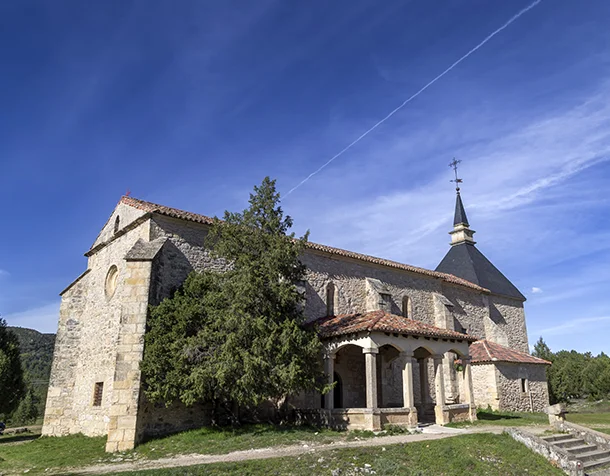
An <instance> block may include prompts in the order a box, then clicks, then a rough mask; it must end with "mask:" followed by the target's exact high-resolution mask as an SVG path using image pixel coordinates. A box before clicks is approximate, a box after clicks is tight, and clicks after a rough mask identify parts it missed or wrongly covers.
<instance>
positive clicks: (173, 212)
mask: <svg viewBox="0 0 610 476" xmlns="http://www.w3.org/2000/svg"><path fill="white" fill-rule="evenodd" d="M120 203H124V204H126V205H129V206H131V207H134V208H137V209H139V210H143V211H146V212H150V213H158V214H161V215H166V216H170V217H174V218H180V219H183V220H189V221H195V222H197V223H204V224H207V225H211V224H213V223H214V219H213V218H210V217H207V216H205V215H199V214H197V213H191V212H185V211H183V210H179V209H177V208H171V207H166V206H164V205H158V204H156V203H151V202H146V201H144V200H138V199H137V198H133V197H127V196H123V197H122V198H121V201H120ZM306 246H307V247H308V248H309V249H311V250H316V251H321V252H324V253H329V254H332V255H338V256H344V257H346V258H352V259H356V260H359V261H366V262H368V263H374V264H379V265H382V266H388V267H391V268H396V269H402V270H405V271H410V272H412V273H417V274H422V275H426V276H430V277H431V278H437V279H441V280H443V281H445V282H447V283H452V284H457V285H460V286H465V287H468V288H471V289H474V290H476V291H479V292H483V293H489V290H488V289H486V288H483V287H481V286H479V285H477V284H474V283H471V282H470V281H467V280H465V279H463V278H458V277H457V276H454V275H452V274H447V273H441V272H438V271H432V270H429V269H425V268H419V267H417V266H411V265H408V264H403V263H399V262H397V261H392V260H387V259H383V258H377V257H375V256H370V255H365V254H361V253H355V252H353V251H347V250H342V249H341V248H334V247H332V246H326V245H321V244H318V243H311V242H308V243H307V245H306Z"/></svg>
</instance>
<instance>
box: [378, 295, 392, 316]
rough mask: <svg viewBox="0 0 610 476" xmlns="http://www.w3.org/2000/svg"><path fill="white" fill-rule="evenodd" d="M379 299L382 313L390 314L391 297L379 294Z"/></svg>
mask: <svg viewBox="0 0 610 476" xmlns="http://www.w3.org/2000/svg"><path fill="white" fill-rule="evenodd" d="M379 297H380V298H381V299H380V301H379V307H380V309H381V310H383V311H387V312H390V311H391V310H392V295H391V294H385V293H380V294H379Z"/></svg>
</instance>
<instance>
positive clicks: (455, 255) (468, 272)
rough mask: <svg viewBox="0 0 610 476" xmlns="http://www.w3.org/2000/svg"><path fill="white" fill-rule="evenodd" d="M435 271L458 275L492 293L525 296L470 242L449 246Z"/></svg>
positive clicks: (515, 296) (518, 297)
mask: <svg viewBox="0 0 610 476" xmlns="http://www.w3.org/2000/svg"><path fill="white" fill-rule="evenodd" d="M436 271H439V272H442V273H448V274H452V275H454V276H459V277H460V278H462V279H465V280H467V281H469V282H471V283H474V284H478V285H479V286H481V287H483V288H486V289H489V290H490V291H491V292H492V293H495V294H501V295H504V296H508V297H512V298H516V299H520V300H522V301H525V296H524V295H523V294H521V292H520V291H519V290H518V289H517V288H516V286H515V285H514V284H513V283H511V282H510V281H509V280H508V278H507V277H506V276H504V275H503V274H502V273H501V272H500V270H499V269H498V268H496V267H495V266H494V265H493V264H492V263H491V261H489V260H488V259H487V258H486V257H485V256H484V255H483V253H481V252H480V251H479V250H478V249H477V247H476V246H474V244H472V243H468V242H463V243H459V244H455V245H453V246H451V248H450V249H449V251H448V252H447V254H446V255H445V257H444V258H443V260H442V261H441V262H440V264H439V265H438V266H437V267H436Z"/></svg>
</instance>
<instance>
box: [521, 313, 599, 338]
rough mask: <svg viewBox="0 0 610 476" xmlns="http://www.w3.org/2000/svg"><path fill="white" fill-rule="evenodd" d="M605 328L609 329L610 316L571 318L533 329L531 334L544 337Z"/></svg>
mask: <svg viewBox="0 0 610 476" xmlns="http://www.w3.org/2000/svg"><path fill="white" fill-rule="evenodd" d="M605 329H610V316H599V317H582V318H578V319H571V320H569V321H565V322H563V323H561V324H558V325H556V326H550V327H543V328H537V329H533V330H532V334H534V335H542V336H543V337H545V336H557V335H570V334H574V333H583V332H590V331H592V330H595V331H597V332H600V331H602V330H605Z"/></svg>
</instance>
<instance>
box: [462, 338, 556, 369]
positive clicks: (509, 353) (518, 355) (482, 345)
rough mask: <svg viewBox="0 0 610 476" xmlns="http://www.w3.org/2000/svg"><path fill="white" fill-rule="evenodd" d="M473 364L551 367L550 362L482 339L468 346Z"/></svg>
mask: <svg viewBox="0 0 610 476" xmlns="http://www.w3.org/2000/svg"><path fill="white" fill-rule="evenodd" d="M469 353H470V357H471V359H472V360H471V362H472V363H473V364H487V363H493V362H510V363H518V364H538V365H551V362H549V361H548V360H544V359H539V358H538V357H534V356H533V355H530V354H526V353H525V352H520V351H518V350H513V349H509V348H508V347H504V346H503V345H500V344H497V343H495V342H491V341H489V340H487V339H482V340H478V341H476V342H474V343H473V344H470V349H469Z"/></svg>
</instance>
